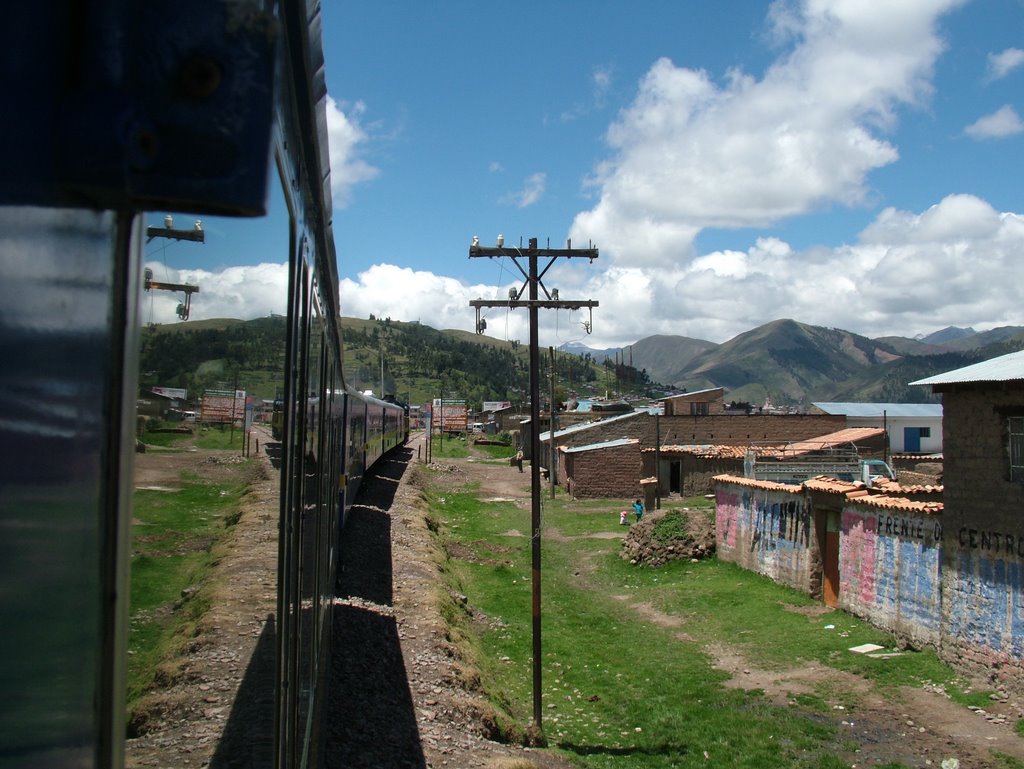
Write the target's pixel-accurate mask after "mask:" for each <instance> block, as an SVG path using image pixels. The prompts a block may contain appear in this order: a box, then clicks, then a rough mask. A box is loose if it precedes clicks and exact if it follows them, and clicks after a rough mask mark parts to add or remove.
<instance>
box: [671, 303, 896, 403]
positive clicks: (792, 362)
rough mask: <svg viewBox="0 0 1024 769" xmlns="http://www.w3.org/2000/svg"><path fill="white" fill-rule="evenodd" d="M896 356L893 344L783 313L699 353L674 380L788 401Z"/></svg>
mask: <svg viewBox="0 0 1024 769" xmlns="http://www.w3.org/2000/svg"><path fill="white" fill-rule="evenodd" d="M899 357H901V356H900V354H899V353H898V352H896V351H895V350H894V349H893V348H892V347H890V346H888V345H884V344H880V343H878V342H874V341H872V340H871V339H868V338H867V337H863V336H859V335H857V334H852V333H850V332H849V331H843V330H841V329H832V328H823V327H821V326H810V325H807V324H804V323H798V322H797V321H794V320H789V319H784V320H777V321H773V322H771V323H767V324H765V325H764V326H760V327H758V328H756V329H753V330H751V331H747V332H745V333H743V334H740V335H739V336H736V337H734V338H733V339H730V340H729V341H728V342H725V343H724V344H721V345H718V346H717V347H715V348H713V349H711V350H708V351H706V352H704V353H702V354H700V355H697V356H696V357H694V358H693V359H692V360H690V361H689V363H688V364H687V366H685V367H684V368H683V369H682V370H681V371H679V372H678V374H677V376H676V378H675V379H674V380H673V381H672V384H674V385H676V386H677V387H685V388H687V389H702V388H706V387H724V388H725V389H726V390H727V391H728V397H729V399H731V400H743V401H748V402H750V403H763V402H764V401H765V400H771V401H772V402H773V403H775V404H792V403H800V402H804V401H806V400H807V399H808V398H809V397H813V398H814V399H816V400H819V399H827V398H829V397H831V394H832V393H833V392H834V390H835V389H836V386H837V384H838V383H842V382H846V381H848V380H850V379H851V378H853V377H855V376H857V375H858V374H859V373H860V372H861V371H863V370H864V368H866V367H873V366H879V365H882V364H884V363H888V362H891V361H893V360H896V359H898V358H899Z"/></svg>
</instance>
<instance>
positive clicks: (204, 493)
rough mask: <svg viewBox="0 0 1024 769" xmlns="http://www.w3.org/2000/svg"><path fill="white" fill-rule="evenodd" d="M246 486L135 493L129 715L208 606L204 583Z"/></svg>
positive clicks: (196, 483) (187, 485)
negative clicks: (214, 553) (217, 545)
mask: <svg viewBox="0 0 1024 769" xmlns="http://www.w3.org/2000/svg"><path fill="white" fill-rule="evenodd" d="M243 490H244V483H243V482H242V481H241V480H236V481H227V482H211V481H208V480H204V479H201V478H195V477H192V478H186V479H184V482H183V483H182V484H181V486H180V488H178V489H177V490H174V491H160V490H137V491H136V492H135V496H134V524H133V527H132V561H131V596H130V603H129V611H130V627H129V635H128V712H129V714H131V713H132V711H133V708H134V704H135V703H136V701H137V700H138V698H139V697H141V696H142V695H143V693H144V692H145V690H146V689H147V688H148V687H149V686H150V685H151V684H152V683H153V681H154V680H155V679H156V678H157V677H158V676H160V675H162V674H163V672H164V671H162V669H161V664H160V663H161V660H163V659H165V658H167V657H168V656H169V655H170V652H171V651H172V650H173V649H174V648H175V647H176V646H180V645H182V644H184V643H187V641H188V639H189V638H190V637H191V636H192V635H194V633H195V628H196V623H197V622H198V620H199V618H200V617H201V616H202V613H203V612H204V611H205V609H206V608H207V606H208V603H209V602H208V599H207V597H206V594H205V593H204V591H203V589H202V581H203V577H204V576H205V575H206V573H207V571H208V570H209V568H210V565H211V563H212V561H213V558H214V555H213V552H214V548H215V546H216V543H217V542H218V541H219V540H220V539H221V538H222V537H223V536H224V535H225V534H226V533H227V531H228V527H229V526H231V525H232V524H233V523H234V522H235V521H236V520H237V513H238V509H239V500H240V497H241V494H242V491H243Z"/></svg>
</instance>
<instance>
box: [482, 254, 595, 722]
mask: <svg viewBox="0 0 1024 769" xmlns="http://www.w3.org/2000/svg"><path fill="white" fill-rule="evenodd" d="M565 246H566V247H565V248H537V239H536V238H530V240H529V245H528V246H527V248H526V252H525V253H524V252H523V250H522V249H520V248H516V247H512V248H506V247H505V242H504V238H503V237H502V236H501V235H499V236H498V243H497V246H494V247H488V246H481V245H480V239H479V238H476V237H474V238H473V245H471V246H470V247H469V257H470V258H471V259H473V258H479V257H487V258H489V259H493V258H494V257H496V256H497V257H505V256H507V257H508V258H510V259H511V260H512V263H513V264H514V265H515V266H516V268H517V269H518V270H519V272H520V273H521V274H522V275H523V277H524V279H525V281H524V283H523V285H522V287H521V288H519V289H518V290H517V289H515V288H514V287H513V288H511V289H509V297H508V300H507V301H506V300H486V299H474V300H472V301H470V303H469V305H470V307H475V308H476V332H477V333H478V334H482V333H483V332H484V330H485V329H486V328H487V321H486V320H484V319H482V318H481V317H480V308H482V307H507V308H509V309H510V310H511V309H514V308H517V307H526V308H528V309H529V311H530V458H531V459H530V489H531V505H530V507H531V522H530V523H531V527H532V529H533V531H532V533H531V537H530V541H531V550H532V555H533V580H532V584H533V591H532V594H533V724H534V728H535V729H536V732H537V737H538V739H539V740H540V741H543V734H544V727H543V723H542V712H541V663H542V658H541V637H540V626H541V623H540V533H541V504H540V496H541V493H540V491H541V490H540V463H539V459H540V346H539V343H538V332H537V311H538V310H539V309H541V308H544V309H555V310H557V309H569V310H579V309H582V308H584V307H586V308H587V309H589V310H591V311H592V310H593V308H594V307H597V306H598V303H597V302H595V301H593V300H583V301H575V300H563V299H560V298H559V295H558V289H557V288H553V289H551V290H550V291H548V289H547V287H546V286H545V285H544V283H543V280H542V279H543V277H544V275H546V274H547V271H548V270H549V269H550V268H551V265H552V264H554V263H555V260H556V259H559V258H564V259H572V258H579V257H582V258H585V259H589V260H590V261H591V262H593V261H594V260H595V259H596V258H597V249H596V248H594V247H593V246H592V245H591V244H588V246H589V247H588V248H576V249H574V248H573V247H572V242H571V241H566V244H565ZM541 258H546V259H549V261H548V263H547V264H546V265H545V266H544V269H543V270H538V260H540V259H541ZM520 259H523V260H526V262H527V267H526V268H525V269H524V267H523V265H521V264H520V263H519V260H520ZM539 291H543V292H544V296H545V297H547V298H546V299H539V298H538V295H539ZM524 293H525V294H528V296H529V298H527V299H523V294H524ZM591 317H593V316H591ZM584 328H586V329H587V333H588V334H589V333H590V331H591V329H592V328H593V324H592V322H588V323H586V324H584ZM551 408H552V413H553V412H554V403H552V404H551ZM553 424H554V422H553V420H552V425H553ZM550 446H551V449H552V457H553V456H554V435H553V432H552V436H551V441H550ZM548 464H553V462H549V463H548ZM548 472H550V473H554V467H550V468H548Z"/></svg>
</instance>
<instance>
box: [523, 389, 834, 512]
mask: <svg viewBox="0 0 1024 769" xmlns="http://www.w3.org/2000/svg"><path fill="white" fill-rule="evenodd" d="M716 392H717V390H716ZM653 412H654V410H653V409H642V410H638V411H634V412H632V413H628V414H620V415H618V416H613V417H607V418H605V419H601V420H595V421H590V422H583V423H580V424H575V425H572V426H570V427H566V428H565V429H562V430H556V431H555V433H554V436H553V438H552V434H551V432H550V431H547V432H543V433H541V436H540V440H541V464H542V466H543V467H550V466H551V465H550V462H551V458H550V457H551V445H552V440H553V444H554V447H555V449H554V450H555V462H556V465H555V480H556V482H557V483H561V476H562V472H561V469H560V467H559V464H560V462H561V460H560V457H559V455H560V454H561V452H560V449H562V448H575V447H579V446H591V445H594V444H598V443H606V442H608V441H614V440H619V439H621V438H635V439H636V440H637V441H639V447H640V450H644V449H653V448H655V446H659V445H660V446H670V445H687V446H692V445H716V446H719V445H721V446H742V447H747V446H750V445H752V444H763V443H766V442H767V443H771V444H786V443H794V442H797V441H805V440H808V439H812V438H814V437H815V436H820V435H824V434H826V433H832V432H834V431H836V430H841V429H843V428H844V427H845V425H846V421H845V418H844V417H842V416H832V415H829V414H816V415H811V414H785V415H782V414H750V415H747V414H725V413H713V414H707V415H690V414H686V415H678V414H677V415H673V416H662V415H659V414H657V413H653ZM559 418H561V415H559ZM523 429H524V442H526V441H527V438H526V430H527V429H528V425H527V424H524V426H523ZM740 456H742V454H741V455H740ZM608 459H609V461H611V462H614V461H615V459H614V457H613V456H609V457H608ZM673 461H674V460H673V459H672V458H671V457H666V458H665V459H664V460H663V461H662V463H661V468H660V472H659V473H658V475H659V478H660V481H659V482H660V484H661V489H662V493H663V494H667V493H669V488H670V482H671V478H672V475H671V474H672V472H674V470H673V468H672V464H671V463H672V462H673ZM732 467H733V466H732V465H731V464H730V465H728V466H724V465H723V467H722V470H723V471H731V469H732ZM739 467H740V468H741V469H742V462H741V463H740V465H739ZM653 475H655V473H654V468H653V465H652V466H651V467H650V468H648V469H647V470H645V471H644V473H643V477H647V476H653ZM639 477H640V476H638V478H639ZM707 477H708V478H710V477H711V476H710V474H709V475H708V476H707ZM577 488H578V489H579V488H580V485H579V484H577ZM630 488H632V486H631V487H630ZM707 491H708V492H709V491H710V488H708V489H707ZM700 493H706V492H700ZM631 494H632V492H630V491H628V490H624V491H623V493H622V494H621V495H619V496H630V495H631Z"/></svg>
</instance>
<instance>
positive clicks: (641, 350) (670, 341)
mask: <svg viewBox="0 0 1024 769" xmlns="http://www.w3.org/2000/svg"><path fill="white" fill-rule="evenodd" d="M630 347H631V353H632V361H633V366H634V368H638V369H641V370H644V371H646V372H647V375H648V376H649V377H650V378H651V379H652V380H653V381H655V382H663V383H670V382H673V381H674V380H675V379H677V378H678V376H679V374H680V372H682V371H685V370H686V368H687V366H689V364H690V362H691V361H692V360H693V359H694V358H696V357H697V356H698V355H700V354H702V353H706V352H708V351H710V350H713V349H715V348H716V347H718V345H717V344H715V343H714V342H709V341H707V340H705V339H692V338H690V337H687V336H671V335H665V334H656V335H654V336H647V337H644V338H643V339H641V340H640V341H638V342H636V343H635V344H633V345H630Z"/></svg>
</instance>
